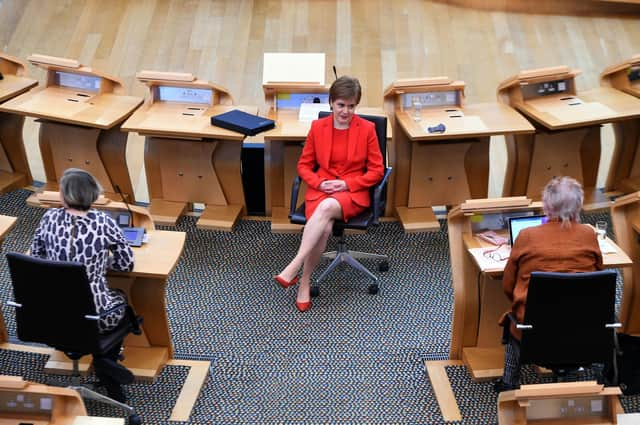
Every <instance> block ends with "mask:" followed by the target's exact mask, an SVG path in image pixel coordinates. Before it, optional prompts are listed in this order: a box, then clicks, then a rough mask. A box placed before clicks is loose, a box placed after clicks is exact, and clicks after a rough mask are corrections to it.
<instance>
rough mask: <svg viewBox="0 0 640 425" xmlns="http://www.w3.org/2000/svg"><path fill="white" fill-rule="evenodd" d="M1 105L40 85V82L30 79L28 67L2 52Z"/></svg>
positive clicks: (0, 58)
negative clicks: (27, 71)
mask: <svg viewBox="0 0 640 425" xmlns="http://www.w3.org/2000/svg"><path fill="white" fill-rule="evenodd" d="M0 72H1V73H2V77H3V78H2V80H0V103H2V102H4V101H5V100H8V99H11V98H12V97H16V96H18V95H19V94H22V93H24V92H26V91H27V90H29V89H31V88H33V87H35V86H37V85H38V81H37V80H34V79H33V78H29V77H28V75H27V73H26V65H25V64H24V63H23V62H22V61H21V60H19V59H17V58H14V57H12V56H9V55H6V54H3V53H1V52H0Z"/></svg>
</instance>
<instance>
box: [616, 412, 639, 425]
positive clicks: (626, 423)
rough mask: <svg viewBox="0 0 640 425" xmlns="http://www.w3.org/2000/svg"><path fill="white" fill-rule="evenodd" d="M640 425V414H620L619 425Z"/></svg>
mask: <svg viewBox="0 0 640 425" xmlns="http://www.w3.org/2000/svg"><path fill="white" fill-rule="evenodd" d="M638 424H640V413H618V425H638Z"/></svg>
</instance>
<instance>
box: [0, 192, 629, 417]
mask: <svg viewBox="0 0 640 425" xmlns="http://www.w3.org/2000/svg"><path fill="white" fill-rule="evenodd" d="M28 195H29V192H27V191H23V190H20V191H14V192H11V193H9V194H6V195H3V196H1V197H0V214H8V215H14V216H19V217H20V220H19V223H18V226H17V228H16V229H15V230H14V231H13V232H11V234H10V235H9V237H8V238H7V240H6V241H5V243H4V245H3V247H2V250H3V253H4V252H6V251H9V250H17V251H24V250H25V249H26V248H27V247H28V245H29V241H30V238H31V235H32V234H33V231H34V230H35V227H36V226H37V223H38V221H39V218H40V217H41V215H42V213H43V210H41V209H36V208H28V207H25V206H24V200H25V199H26V197H27V196H28ZM600 218H602V216H588V217H586V218H585V220H586V221H595V220H597V219H600ZM442 228H443V229H442V230H441V231H439V232H434V233H413V234H405V233H403V232H402V229H401V227H400V225H399V224H398V223H383V224H382V225H381V226H380V227H378V228H376V229H374V230H373V231H372V232H370V233H368V234H366V235H357V236H352V237H349V241H350V245H351V247H352V248H353V249H357V250H361V251H370V252H379V253H386V254H388V255H389V256H390V264H391V268H390V270H389V271H388V272H386V273H379V272H376V273H377V274H378V275H379V276H380V277H381V282H380V293H379V294H378V295H369V294H368V293H367V285H368V283H369V282H368V281H367V280H366V278H365V277H364V276H361V275H359V274H357V273H354V272H352V271H351V270H349V269H344V270H343V269H340V270H338V271H337V272H336V273H334V274H333V275H331V277H330V278H329V279H328V280H327V281H326V282H325V283H324V284H323V285H322V287H321V295H320V297H319V298H316V299H314V305H313V308H312V309H311V310H310V311H309V312H307V313H304V314H300V313H298V312H297V310H296V309H295V307H294V300H295V289H289V290H283V289H281V288H280V287H279V286H277V285H276V284H275V283H274V282H273V280H272V278H271V277H272V276H273V275H274V274H276V273H277V272H278V271H279V270H280V269H281V268H282V267H284V265H285V264H286V263H287V262H288V261H289V260H290V259H291V258H292V256H293V254H294V252H295V250H296V249H297V247H298V244H299V238H300V236H299V235H282V234H272V233H271V232H270V230H269V223H268V222H260V221H249V220H241V221H240V222H239V224H238V226H237V228H236V230H235V231H234V232H233V233H225V232H216V231H203V230H198V229H196V228H195V219H194V218H192V217H185V218H183V219H181V220H180V221H179V223H178V225H177V228H171V229H172V230H173V229H175V230H182V231H185V232H187V242H186V246H185V250H184V255H183V258H182V259H181V261H180V262H179V264H178V266H177V268H176V270H175V272H174V273H173V274H172V276H171V278H170V280H169V284H168V288H167V305H168V311H169V321H170V327H171V334H172V338H173V342H174V345H175V350H176V357H177V358H184V359H203V360H210V361H211V362H212V367H211V370H210V375H209V377H208V379H207V381H206V382H205V386H204V388H203V391H202V393H201V395H200V398H199V399H198V402H197V403H196V406H195V408H194V411H193V414H192V417H191V421H190V422H189V423H193V424H210V423H276V422H277V423H283V422H284V423H334V422H337V423H422V424H441V423H443V420H442V417H441V415H440V412H439V409H438V406H437V403H436V401H435V398H434V395H433V391H432V388H431V385H430V383H429V380H428V378H427V376H426V373H425V369H424V361H425V360H436V359H446V358H447V356H448V349H449V339H450V329H451V314H452V297H453V293H452V289H451V275H450V265H449V251H448V243H447V235H446V224H445V223H444V222H442ZM609 228H611V226H609ZM332 243H333V242H332ZM366 265H367V266H369V267H370V269H372V270H375V266H376V265H375V263H372V262H369V263H366ZM10 294H11V289H10V281H9V277H8V273H7V270H6V260H5V258H4V255H2V258H1V259H0V301H1V302H2V304H3V305H4V301H5V300H7V299H8V298H10ZM2 309H3V313H4V315H5V319H6V321H7V325H8V328H9V332H10V335H12V336H13V337H15V327H14V323H13V316H12V312H11V311H7V309H6V308H4V307H3V308H2ZM16 356H17V357H16ZM18 358H19V359H18ZM41 358H43V356H35V355H34V356H27V357H25V356H22V355H17V354H14V355H9V354H3V352H0V373H10V374H27V375H28V376H29V379H32V380H35V381H41V380H43V379H44V376H43V375H42V374H41V373H40V372H39V371H40V370H41V362H42V360H41ZM459 369H460V370H459V371H457V372H456V371H455V368H454V372H455V373H454V372H452V371H451V368H448V373H449V374H450V376H451V377H452V380H453V385H454V388H455V389H456V395H457V397H458V402H459V404H460V407H461V410H462V414H463V421H462V422H461V423H464V424H489V423H495V422H496V395H495V394H494V393H493V392H492V389H491V386H490V384H488V383H482V384H478V383H474V382H473V381H471V380H470V378H469V377H468V375H466V372H464V370H463V369H462V368H459ZM185 373H186V372H185V371H184V370H183V368H174V367H167V368H165V370H164V371H163V373H162V375H161V376H160V378H159V380H158V381H157V382H155V383H154V384H136V385H134V386H132V387H131V388H130V389H128V392H129V394H130V397H131V400H132V402H133V403H134V404H136V405H137V406H138V407H139V410H140V413H141V415H142V416H143V417H144V418H145V423H154V424H155V423H158V424H160V423H167V420H168V419H167V418H168V417H169V414H170V409H171V407H172V405H173V401H174V400H175V397H176V396H177V393H176V391H177V390H176V388H178V387H179V385H180V384H181V383H182V381H183V380H184V376H185ZM625 407H627V408H628V409H630V410H629V411H636V410H637V407H638V402H637V400H635V398H634V399H633V401H632V402H629V403H626V404H625ZM89 408H90V411H91V412H93V413H96V414H105V412H108V411H105V410H104V409H103V408H101V407H98V406H96V405H95V404H93V403H92V404H90V405H89Z"/></svg>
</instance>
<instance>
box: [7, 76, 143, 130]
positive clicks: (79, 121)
mask: <svg viewBox="0 0 640 425" xmlns="http://www.w3.org/2000/svg"><path fill="white" fill-rule="evenodd" d="M78 93H83V94H84V92H83V91H82V90H77V89H70V88H66V87H56V86H52V87H47V88H41V89H37V90H33V92H28V93H25V94H23V95H21V96H18V97H17V98H14V99H12V100H10V101H7V102H5V103H3V104H2V105H0V111H4V112H11V113H15V114H18V115H24V116H27V117H35V118H42V119H46V120H53V121H57V122H62V123H66V124H75V125H82V126H85V127H92V128H99V129H103V130H105V129H109V128H111V127H113V126H114V125H116V124H118V123H120V122H122V121H123V120H124V119H125V118H127V117H128V116H129V115H130V114H131V112H133V110H134V109H136V108H137V107H138V106H139V105H140V104H141V103H142V99H141V98H139V97H134V96H122V95H117V94H113V93H103V94H92V95H89V97H84V96H78ZM70 99H72V100H70Z"/></svg>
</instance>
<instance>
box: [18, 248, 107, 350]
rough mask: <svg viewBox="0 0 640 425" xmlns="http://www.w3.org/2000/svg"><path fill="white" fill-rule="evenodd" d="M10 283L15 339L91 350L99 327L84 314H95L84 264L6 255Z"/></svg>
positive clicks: (94, 346) (56, 346) (97, 337)
mask: <svg viewBox="0 0 640 425" xmlns="http://www.w3.org/2000/svg"><path fill="white" fill-rule="evenodd" d="M7 260H8V264H9V272H10V274H11V281H12V283H13V294H14V302H16V303H17V304H20V305H21V306H20V307H17V308H16V324H17V333H18V338H19V339H20V340H22V341H26V342H39V343H43V344H47V345H49V346H51V347H54V348H56V349H59V350H62V351H77V352H83V353H84V352H86V353H93V352H97V351H98V350H97V348H98V339H99V333H98V326H97V322H96V321H94V320H88V319H86V318H85V315H92V316H94V315H95V314H96V308H95V303H94V301H93V295H92V293H91V288H90V286H89V281H88V278H87V273H86V269H85V266H84V265H83V264H80V263H74V262H67V261H49V260H43V259H40V258H36V257H31V256H28V255H24V254H19V253H15V252H10V253H8V254H7Z"/></svg>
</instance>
